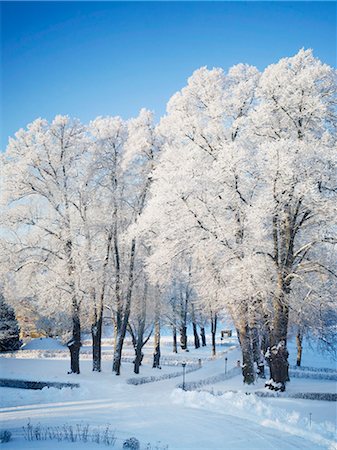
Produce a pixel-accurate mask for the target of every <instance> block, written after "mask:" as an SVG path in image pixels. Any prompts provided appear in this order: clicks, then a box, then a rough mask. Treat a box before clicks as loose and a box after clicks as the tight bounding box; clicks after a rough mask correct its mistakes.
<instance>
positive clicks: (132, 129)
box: [2, 50, 337, 389]
mask: <svg viewBox="0 0 337 450" xmlns="http://www.w3.org/2000/svg"><path fill="white" fill-rule="evenodd" d="M335 164H336V73H335V71H334V70H333V69H332V68H331V67H329V66H327V65H325V64H322V63H321V62H320V61H319V60H318V59H316V58H314V57H313V55H312V52H311V51H310V50H308V51H305V50H301V51H300V52H299V53H298V54H297V55H295V56H294V57H291V58H284V59H281V60H280V61H279V62H278V63H277V64H273V65H271V66H269V67H267V68H266V69H265V71H264V72H263V73H262V74H261V73H259V72H258V70H257V69H256V68H255V67H251V66H247V65H244V64H239V65H237V66H234V67H232V68H231V69H230V70H229V71H228V73H224V71H223V70H222V69H212V70H208V69H207V68H201V69H199V70H197V71H196V72H194V74H193V75H192V76H191V78H190V79H189V80H188V84H187V86H186V87H185V88H183V89H182V90H181V91H180V92H178V93H177V94H175V95H174V96H173V97H172V98H171V100H170V101H169V103H168V106H167V114H166V116H165V117H163V118H162V119H161V121H160V123H159V124H158V125H157V126H155V125H154V122H153V116H152V114H151V113H150V112H148V111H146V110H142V111H141V112H140V114H139V116H138V117H137V118H136V119H132V120H129V121H126V122H125V121H123V120H122V119H121V118H119V117H106V118H102V117H99V118H97V119H95V120H94V121H93V122H91V123H90V124H89V125H88V126H84V125H82V124H81V123H80V122H79V121H76V120H72V119H70V118H68V117H63V116H57V117H56V118H55V119H54V120H53V121H52V122H51V123H48V122H47V121H45V120H42V119H38V120H36V121H35V122H33V123H32V124H30V125H29V126H28V128H27V130H20V131H19V132H17V133H16V135H15V138H13V139H11V140H10V142H9V145H8V148H7V152H6V154H5V155H4V158H3V170H2V179H3V195H2V200H3V207H2V225H3V228H4V231H3V233H2V258H3V263H2V267H3V271H2V273H3V275H2V277H3V283H4V286H5V287H4V289H5V291H6V295H7V297H11V298H12V299H14V298H22V297H23V296H27V292H29V296H30V297H31V298H33V299H35V301H37V302H38V305H39V309H40V310H42V311H45V312H46V313H48V314H49V315H55V314H59V313H60V312H64V311H66V312H67V313H69V315H70V318H71V328H72V339H71V341H70V342H69V348H70V352H71V370H72V372H75V373H78V372H79V351H80V345H81V344H80V335H81V318H82V317H83V313H84V315H85V316H86V319H88V318H90V320H91V333H92V340H93V361H94V365H93V369H94V370H100V369H101V336H102V324H103V311H104V310H106V309H109V311H110V314H111V318H112V321H113V324H114V329H115V350H114V359H113V371H114V372H115V373H116V374H119V373H120V367H121V355H122V349H123V344H124V340H125V336H126V333H127V332H129V333H130V335H131V337H132V341H133V343H134V346H135V350H136V365H135V371H136V370H137V371H139V365H140V363H141V358H142V347H143V345H144V343H145V342H146V340H147V339H148V336H149V334H150V332H151V330H152V328H154V329H155V341H156V343H157V344H156V348H157V351H156V352H155V358H154V365H155V366H156V365H157V364H159V357H160V348H159V339H160V326H159V325H160V320H161V318H162V317H164V316H165V317H166V320H167V322H168V323H170V324H171V325H172V328H173V334H174V336H176V331H175V330H176V329H177V328H179V329H180V333H181V344H182V348H184V336H185V338H186V324H187V309H188V307H189V315H190V317H191V319H192V322H193V323H194V324H196V323H197V320H196V317H199V318H198V320H199V322H200V323H201V324H203V323H204V322H203V319H200V314H201V315H202V317H207V318H211V319H210V321H211V328H212V337H213V344H214V345H213V348H215V331H216V323H217V317H218V316H219V314H221V313H223V311H226V312H227V314H229V315H230V317H231V319H232V320H233V322H234V325H235V327H236V329H237V332H238V336H239V342H240V345H241V349H242V359H243V376H244V381H245V382H246V383H251V382H253V381H254V377H255V369H254V367H255V366H256V365H257V367H258V371H259V372H260V373H261V374H263V372H264V366H263V364H264V358H263V355H267V359H268V363H269V367H270V372H271V379H272V382H271V384H270V386H271V387H273V388H275V387H276V388H281V389H284V387H285V383H286V381H287V380H288V369H287V368H288V361H287V358H288V352H287V336H288V331H289V327H290V326H292V327H294V328H296V331H297V337H298V341H299V343H301V340H302V338H303V335H304V334H305V333H307V332H308V330H310V331H311V332H312V333H316V334H317V335H318V336H319V337H320V339H321V340H322V342H325V344H326V345H327V346H329V345H332V341H333V339H332V336H333V334H334V331H335V329H334V320H335V319H336V305H335V303H334V302H333V298H334V295H335V288H336V278H337V275H336V273H335V270H334V262H335V260H336V246H335V244H336V222H335V217H336V165H335ZM188 305H189V306H188ZM177 311H178V312H179V313H178V314H177ZM202 328H203V327H202ZM194 335H195V336H198V333H197V330H196V327H195V328H194ZM195 339H196V337H195Z"/></svg>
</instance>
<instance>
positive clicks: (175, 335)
mask: <svg viewBox="0 0 337 450" xmlns="http://www.w3.org/2000/svg"><path fill="white" fill-rule="evenodd" d="M172 330H173V353H178V346H177V328H176V327H175V326H174V327H173V329H172Z"/></svg>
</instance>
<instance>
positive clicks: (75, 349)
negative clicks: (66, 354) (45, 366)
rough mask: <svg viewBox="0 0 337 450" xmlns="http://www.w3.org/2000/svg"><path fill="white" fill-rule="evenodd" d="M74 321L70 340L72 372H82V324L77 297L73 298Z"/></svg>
mask: <svg viewBox="0 0 337 450" xmlns="http://www.w3.org/2000/svg"><path fill="white" fill-rule="evenodd" d="M72 309H73V311H72V315H73V317H72V321H73V335H72V339H71V341H70V342H68V348H69V351H70V372H69V373H76V374H79V373H80V348H81V324H80V315H79V306H78V304H77V302H76V299H73V303H72Z"/></svg>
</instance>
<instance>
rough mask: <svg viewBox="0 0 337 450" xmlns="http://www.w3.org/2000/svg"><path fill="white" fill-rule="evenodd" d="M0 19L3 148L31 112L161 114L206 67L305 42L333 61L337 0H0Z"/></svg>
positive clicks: (264, 59) (282, 51)
mask: <svg viewBox="0 0 337 450" xmlns="http://www.w3.org/2000/svg"><path fill="white" fill-rule="evenodd" d="M1 20H2V32H1V33H2V36H1V45H2V60H1V72H2V82H1V85H2V120H1V122H2V123H1V124H2V132H1V147H0V148H1V150H4V149H5V146H6V143H7V140H8V136H11V135H13V134H14V133H15V131H16V130H18V129H19V128H21V127H25V126H26V125H27V124H28V123H29V122H31V121H32V120H34V119H35V118H37V117H45V118H47V119H51V118H53V117H54V116H55V115H56V114H69V115H71V116H75V117H78V118H80V119H81V120H83V121H84V122H87V121H89V120H90V119H93V118H95V117H96V116H97V115H108V114H109V115H117V114H119V115H121V116H122V117H124V118H128V117H131V116H134V115H136V114H137V112H138V111H139V109H140V108H141V107H147V108H150V109H152V110H154V111H155V113H156V115H157V117H159V116H160V115H161V114H163V113H164V111H165V105H166V102H167V100H168V99H169V97H170V96H171V95H172V94H173V93H174V92H176V91H177V90H179V89H181V88H182V87H183V86H184V85H185V83H186V79H187V77H188V76H189V75H190V74H191V73H192V72H193V70H195V69H197V68H198V67H200V66H203V65H207V66H208V67H213V66H221V67H223V68H225V69H227V68H229V67H230V66H232V65H233V64H236V63H239V62H246V63H249V64H254V65H256V66H257V67H258V68H259V69H263V68H264V67H265V66H267V65H268V64H270V63H273V62H276V61H277V60H278V59H279V58H281V57H283V56H290V55H292V54H294V53H296V52H297V51H298V49H299V48H301V47H305V48H308V47H311V48H313V49H314V52H315V55H316V56H317V57H319V58H320V59H322V60H323V61H324V62H326V63H328V64H330V65H334V66H336V3H334V2H135V3H132V2H3V3H2V16H1Z"/></svg>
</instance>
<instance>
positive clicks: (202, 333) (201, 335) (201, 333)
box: [200, 327, 207, 347]
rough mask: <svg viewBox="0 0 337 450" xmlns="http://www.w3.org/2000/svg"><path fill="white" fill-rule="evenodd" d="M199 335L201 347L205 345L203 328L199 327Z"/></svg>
mask: <svg viewBox="0 0 337 450" xmlns="http://www.w3.org/2000/svg"><path fill="white" fill-rule="evenodd" d="M200 337H201V343H202V346H203V347H206V345H207V344H206V334H205V328H204V327H200Z"/></svg>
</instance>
